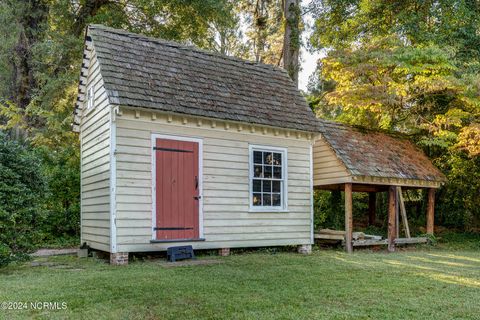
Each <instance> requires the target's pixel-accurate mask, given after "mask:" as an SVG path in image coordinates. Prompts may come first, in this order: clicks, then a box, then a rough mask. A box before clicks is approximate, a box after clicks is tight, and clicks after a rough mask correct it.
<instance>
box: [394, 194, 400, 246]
mask: <svg viewBox="0 0 480 320" xmlns="http://www.w3.org/2000/svg"><path fill="white" fill-rule="evenodd" d="M396 238H400V207H399V205H398V192H397V187H395V239H396Z"/></svg>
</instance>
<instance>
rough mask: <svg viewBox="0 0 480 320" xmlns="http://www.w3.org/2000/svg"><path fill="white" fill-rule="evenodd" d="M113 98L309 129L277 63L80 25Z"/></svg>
mask: <svg viewBox="0 0 480 320" xmlns="http://www.w3.org/2000/svg"><path fill="white" fill-rule="evenodd" d="M87 37H90V38H91V40H92V43H93V47H94V49H95V52H96V54H97V58H98V61H99V64H100V70H101V74H102V77H103V80H104V83H105V89H106V90H107V92H108V95H109V99H110V102H111V103H113V104H118V105H124V106H131V107H141V108H149V109H155V110H161V111H165V112H173V113H180V114H188V115H194V116H201V117H208V118H217V119H223V120H231V121H239V122H246V123H252V124H260V125H268V126H273V127H280V128H288V129H294V130H300V131H310V132H315V131H317V128H318V123H317V120H316V118H315V115H314V114H313V112H312V111H311V110H310V108H309V107H308V106H307V104H306V102H305V99H304V97H303V96H302V95H301V93H300V92H299V91H298V90H297V88H296V86H295V84H294V83H293V81H292V80H291V79H290V78H289V76H288V74H287V73H286V71H285V70H283V69H281V68H278V67H273V66H270V65H265V64H259V63H254V62H250V61H245V60H241V59H238V58H233V57H227V56H223V55H220V54H216V53H211V52H207V51H204V50H200V49H197V48H194V47H191V46H185V45H181V44H178V43H174V42H169V41H165V40H161V39H156V38H150V37H146V36H143V35H139V34H134V33H129V32H126V31H123V30H117V29H111V28H107V27H105V26H101V25H91V26H89V27H88V31H87Z"/></svg>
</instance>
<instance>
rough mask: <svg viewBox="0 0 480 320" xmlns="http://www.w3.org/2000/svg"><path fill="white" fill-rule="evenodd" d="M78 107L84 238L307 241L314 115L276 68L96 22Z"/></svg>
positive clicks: (107, 243)
mask: <svg viewBox="0 0 480 320" xmlns="http://www.w3.org/2000/svg"><path fill="white" fill-rule="evenodd" d="M85 39H86V40H85V48H84V60H83V66H82V73H81V79H80V86H79V97H78V102H77V105H76V109H75V124H74V125H75V129H76V130H77V131H78V132H79V135H80V140H81V195H82V196H81V242H82V243H86V244H87V245H88V246H90V247H91V248H94V249H97V250H102V251H106V252H110V253H111V259H112V262H113V263H122V262H125V261H126V259H128V258H127V257H128V252H144V251H162V250H166V249H167V248H168V247H171V246H176V245H192V246H193V248H194V249H214V248H220V249H224V250H223V252H228V249H229V248H235V247H259V246H262V247H263V246H279V245H280V246H282V245H306V247H305V248H306V249H309V246H310V244H311V243H312V242H313V230H312V225H313V224H312V215H313V212H312V190H313V188H312V161H311V158H312V145H313V141H314V135H315V134H316V133H317V125H318V124H317V121H316V118H315V116H314V114H313V113H312V112H311V110H310V109H309V108H308V106H307V104H306V102H305V100H304V98H303V97H302V95H301V94H300V93H299V92H298V90H297V89H296V86H295V85H294V83H293V82H292V81H291V80H290V78H289V76H288V75H287V73H286V72H285V71H284V70H283V69H280V68H276V67H272V66H269V65H264V64H257V63H252V62H249V61H244V60H240V59H236V58H232V57H225V56H221V55H218V54H214V53H210V52H206V51H202V50H199V49H196V48H193V47H188V46H183V45H180V44H177V43H172V42H167V41H164V40H159V39H154V38H149V37H145V36H142V35H137V34H132V33H127V32H125V31H121V30H115V29H110V28H106V27H104V26H98V25H94V26H90V27H88V29H87V32H86V38H85Z"/></svg>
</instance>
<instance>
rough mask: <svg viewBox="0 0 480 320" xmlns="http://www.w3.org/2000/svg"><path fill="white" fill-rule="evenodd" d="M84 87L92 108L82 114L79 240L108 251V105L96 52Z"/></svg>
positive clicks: (92, 57) (93, 54) (93, 53)
mask: <svg viewBox="0 0 480 320" xmlns="http://www.w3.org/2000/svg"><path fill="white" fill-rule="evenodd" d="M91 55H92V56H91V60H90V65H89V70H88V77H87V88H88V87H89V86H90V85H93V86H94V88H95V89H94V91H95V95H94V97H95V100H94V108H93V109H91V110H85V108H86V102H85V105H84V111H83V115H82V119H81V123H80V141H81V191H82V192H81V241H82V243H83V242H87V244H88V245H90V246H91V247H92V248H95V249H98V250H103V251H110V193H109V190H110V182H109V179H110V106H109V102H108V97H107V94H106V91H105V88H104V84H103V80H102V77H101V75H100V72H99V64H98V61H97V58H96V55H95V52H92V54H91Z"/></svg>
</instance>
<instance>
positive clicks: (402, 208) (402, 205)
mask: <svg viewBox="0 0 480 320" xmlns="http://www.w3.org/2000/svg"><path fill="white" fill-rule="evenodd" d="M397 194H398V202H399V205H400V213H401V214H402V221H403V229H404V231H405V237H407V238H410V227H409V226H408V218H407V210H405V202H403V195H402V187H397Z"/></svg>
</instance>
